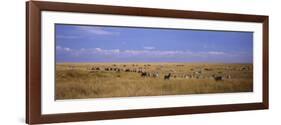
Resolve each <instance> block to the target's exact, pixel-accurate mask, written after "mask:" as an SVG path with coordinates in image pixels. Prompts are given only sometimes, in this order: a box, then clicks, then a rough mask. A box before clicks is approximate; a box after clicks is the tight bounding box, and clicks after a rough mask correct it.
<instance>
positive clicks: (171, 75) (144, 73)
mask: <svg viewBox="0 0 281 125" xmlns="http://www.w3.org/2000/svg"><path fill="white" fill-rule="evenodd" d="M136 66H137V65H135V64H134V67H136ZM147 66H151V65H149V64H148V65H145V67H147ZM146 69H147V68H143V67H137V68H128V67H127V65H123V67H117V66H116V65H113V67H103V68H101V67H97V66H92V67H90V68H89V70H90V72H95V71H108V72H134V73H139V75H140V77H142V78H163V79H164V80H170V79H213V80H215V81H222V80H225V79H231V76H230V75H229V74H222V73H221V72H219V73H220V74H212V75H204V74H203V71H201V70H199V71H195V70H194V69H192V71H193V72H191V73H175V72H176V71H175V70H170V71H167V72H168V73H159V72H157V71H148V70H146ZM205 71H210V69H206V68H205ZM160 74H161V75H160ZM161 76H162V77H161Z"/></svg>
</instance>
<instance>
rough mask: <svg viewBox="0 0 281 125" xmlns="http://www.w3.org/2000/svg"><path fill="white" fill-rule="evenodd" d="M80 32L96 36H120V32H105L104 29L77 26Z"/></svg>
mask: <svg viewBox="0 0 281 125" xmlns="http://www.w3.org/2000/svg"><path fill="white" fill-rule="evenodd" d="M77 29H78V30H81V31H84V32H87V33H92V34H96V35H118V34H119V33H118V32H111V31H108V30H105V29H104V28H101V27H94V26H77Z"/></svg>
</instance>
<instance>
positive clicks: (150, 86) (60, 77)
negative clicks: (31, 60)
mask: <svg viewBox="0 0 281 125" xmlns="http://www.w3.org/2000/svg"><path fill="white" fill-rule="evenodd" d="M97 68H98V69H97ZM106 68H118V69H121V70H120V71H114V70H108V71H107V70H105V69H106ZM126 69H130V71H125V70H126ZM133 69H137V70H138V69H142V70H144V71H145V72H151V73H157V74H158V75H157V77H142V76H141V73H139V72H137V71H136V72H135V71H131V70H133ZM168 73H171V74H172V76H171V77H170V78H169V79H168V80H164V76H165V75H167V74H168ZM193 75H194V76H193ZM186 76H192V77H186ZM214 76H220V77H221V78H222V79H219V80H215V78H214ZM251 91H253V66H252V64H204V63H199V64H192V63H57V64H56V84H55V98H56V99H84V98H107V97H132V96H159V95H179V94H206V93H231V92H251Z"/></svg>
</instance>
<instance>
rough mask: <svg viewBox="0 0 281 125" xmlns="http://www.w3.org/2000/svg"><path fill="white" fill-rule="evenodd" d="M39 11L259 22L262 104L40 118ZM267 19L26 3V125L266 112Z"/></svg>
mask: <svg viewBox="0 0 281 125" xmlns="http://www.w3.org/2000/svg"><path fill="white" fill-rule="evenodd" d="M41 11H60V12H79V13H100V14H118V15H134V16H150V17H169V18H187V19H204V20H220V21H240V22H258V23H262V24H263V36H262V37H263V101H262V103H245V104H228V105H209V106H192V107H176V108H174V107H173V108H170V107H167V108H154V109H139V110H121V111H99V112H86V113H78V112H77V113H67V114H51V115H43V114H41ZM268 24H269V23H268V16H261V15H245V14H226V13H214V12H198V11H179V10H168V9H151V8H135V7H119V6H104V5H90V4H73V3H56V2H38V1H29V2H27V3H26V123H29V124H39V123H54V122H71V121H87V120H102V119H119V118H133V117H151V116H165V115H180V114H195V113H210V112H225V111H242V110H257V109H268V108H269V99H268V96H269V95H268V93H269V92H268V91H269V90H268V40H269V38H268V32H269V31H268Z"/></svg>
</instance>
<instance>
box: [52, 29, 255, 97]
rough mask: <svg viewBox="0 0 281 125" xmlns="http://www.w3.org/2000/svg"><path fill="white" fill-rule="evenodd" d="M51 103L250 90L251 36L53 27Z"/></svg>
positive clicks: (251, 74)
mask: <svg viewBox="0 0 281 125" xmlns="http://www.w3.org/2000/svg"><path fill="white" fill-rule="evenodd" d="M55 47H56V48H55V59H56V64H55V99H56V100H64V99H89V98H113V97H137V96H165V95H188V94H218V93H220V94H223V93H237V92H253V32H240V31H212V30H192V29H170V28H145V27H119V26H96V25H76V24H55Z"/></svg>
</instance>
